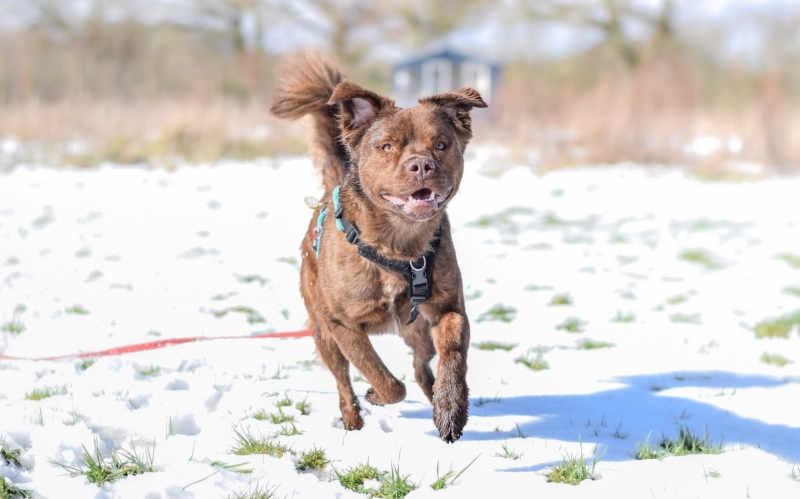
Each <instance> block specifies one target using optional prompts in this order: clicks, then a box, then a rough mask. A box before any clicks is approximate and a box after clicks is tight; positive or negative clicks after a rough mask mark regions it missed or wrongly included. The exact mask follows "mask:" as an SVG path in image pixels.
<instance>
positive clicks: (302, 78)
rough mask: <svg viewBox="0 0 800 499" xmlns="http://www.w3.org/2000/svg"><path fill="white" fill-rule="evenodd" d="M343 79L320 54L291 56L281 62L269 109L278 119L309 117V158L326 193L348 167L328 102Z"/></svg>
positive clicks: (340, 181) (334, 118) (331, 63)
mask: <svg viewBox="0 0 800 499" xmlns="http://www.w3.org/2000/svg"><path fill="white" fill-rule="evenodd" d="M344 78H345V76H344V71H343V70H342V69H341V68H340V67H339V66H338V65H337V64H336V63H335V62H333V61H332V60H330V59H328V58H327V57H325V56H323V55H321V54H319V53H316V52H310V51H306V52H303V53H300V54H296V55H293V56H291V57H289V58H288V59H287V60H286V61H285V62H284V64H283V67H282V69H281V74H280V83H279V85H278V88H277V89H276V92H275V97H274V98H273V100H272V108H271V109H270V112H272V114H274V115H275V116H277V117H279V118H285V119H290V120H296V119H299V118H302V117H303V116H306V115H308V116H310V117H311V123H310V125H311V130H310V135H311V136H310V140H309V142H310V152H311V158H312V160H313V162H314V166H315V167H316V168H317V170H318V171H319V172H320V173H321V174H322V183H323V184H324V186H325V191H326V192H328V193H329V192H331V191H332V190H333V188H334V187H336V186H337V185H339V184H341V183H342V179H343V178H344V173H345V170H346V168H347V152H346V151H345V149H344V147H343V146H342V144H341V142H339V135H340V131H339V127H338V126H337V124H336V116H335V114H334V111H335V107H334V106H329V105H328V104H327V102H328V99H330V97H331V94H332V93H333V89H334V88H336V85H338V84H339V83H340V82H341V81H342V80H344Z"/></svg>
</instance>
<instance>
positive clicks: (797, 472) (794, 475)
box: [789, 463, 800, 483]
mask: <svg viewBox="0 0 800 499" xmlns="http://www.w3.org/2000/svg"><path fill="white" fill-rule="evenodd" d="M789 478H791V479H792V480H794V481H795V482H798V483H800V466H798V464H797V463H792V469H791V471H790V472H789Z"/></svg>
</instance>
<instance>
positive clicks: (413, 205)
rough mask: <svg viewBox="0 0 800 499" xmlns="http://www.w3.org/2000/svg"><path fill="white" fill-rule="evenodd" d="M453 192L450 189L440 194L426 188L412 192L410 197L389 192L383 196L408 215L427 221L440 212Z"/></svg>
mask: <svg viewBox="0 0 800 499" xmlns="http://www.w3.org/2000/svg"><path fill="white" fill-rule="evenodd" d="M451 190H452V188H448V189H447V191H446V192H444V193H442V194H438V193H436V192H435V191H433V190H431V189H428V188H427V187H425V188H422V189H418V190H416V191H414V192H412V193H411V194H410V195H408V197H402V198H401V197H398V196H395V195H392V194H389V193H388V192H384V193H382V194H381V195H382V196H383V198H384V199H385V200H387V201H389V202H390V203H392V204H393V205H394V206H395V207H396V208H398V209H399V210H400V211H402V212H403V213H405V214H406V215H409V216H412V217H414V218H418V219H426V218H430V217H432V216H433V215H434V214H435V213H436V212H437V211H439V205H440V204H441V203H442V202H443V201H444V200H445V199H447V196H449V195H450V191H451Z"/></svg>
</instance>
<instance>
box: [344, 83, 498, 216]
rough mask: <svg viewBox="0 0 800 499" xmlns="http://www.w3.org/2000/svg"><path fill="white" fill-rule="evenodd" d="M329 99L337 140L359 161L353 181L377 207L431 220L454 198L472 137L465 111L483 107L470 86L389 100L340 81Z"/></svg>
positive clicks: (468, 117) (469, 121)
mask: <svg viewBox="0 0 800 499" xmlns="http://www.w3.org/2000/svg"><path fill="white" fill-rule="evenodd" d="M330 103H337V104H338V105H339V116H340V127H341V131H342V141H343V142H344V145H345V147H347V149H348V151H349V153H350V155H351V156H352V157H354V158H355V159H356V160H357V162H358V172H357V173H358V180H359V184H360V186H361V189H362V191H363V195H364V196H366V197H367V198H368V199H369V200H370V201H371V202H372V204H373V205H375V206H376V207H377V208H378V209H382V210H385V211H387V212H390V213H395V214H399V215H401V216H403V217H405V218H407V219H411V220H416V221H425V220H429V219H431V218H433V217H434V216H435V215H436V214H437V213H438V212H439V211H440V210H441V209H442V208H443V207H444V206H445V205H446V204H447V203H448V201H449V200H450V199H451V198H452V197H453V195H454V194H455V193H456V191H457V190H458V187H459V185H460V183H461V177H462V175H463V170H464V158H463V156H462V154H463V152H464V149H465V148H466V145H467V143H468V142H469V139H470V138H471V137H472V127H471V125H472V121H471V119H470V116H469V111H470V110H471V109H472V108H473V107H486V104H485V103H484V102H483V99H481V96H480V95H479V94H478V92H476V91H475V90H473V89H470V88H465V89H461V90H459V91H457V92H452V93H446V94H439V95H435V96H433V97H428V98H425V99H421V100H420V101H419V105H418V106H416V107H413V108H410V109H400V108H397V107H395V106H394V102H393V101H391V100H389V99H386V98H384V97H381V96H379V95H377V94H375V93H373V92H370V91H368V90H365V89H363V88H361V87H359V86H358V85H356V84H354V83H352V82H350V81H345V82H342V83H341V84H339V86H338V87H337V88H336V90H335V91H334V93H333V95H332V96H331V100H330Z"/></svg>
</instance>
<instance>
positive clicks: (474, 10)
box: [0, 0, 800, 177]
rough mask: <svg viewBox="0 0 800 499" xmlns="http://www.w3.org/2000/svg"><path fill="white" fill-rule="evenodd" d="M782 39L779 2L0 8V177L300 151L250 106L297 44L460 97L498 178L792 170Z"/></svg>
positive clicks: (799, 35)
mask: <svg viewBox="0 0 800 499" xmlns="http://www.w3.org/2000/svg"><path fill="white" fill-rule="evenodd" d="M798 28H800V2H797V1H796V0H763V1H759V0H497V1H489V0H382V1H374V2H372V1H359V0H138V1H134V0H0V167H4V166H5V167H7V166H8V165H11V164H14V163H18V162H20V161H47V162H61V163H67V164H75V165H80V166H91V165H95V164H97V163H98V162H101V161H114V162H121V163H141V162H145V163H148V164H153V165H161V164H163V165H167V166H170V165H176V164H178V163H180V162H184V161H214V160H217V159H220V158H236V159H250V158H254V157H262V156H271V155H275V154H282V153H288V154H293V153H301V152H303V150H304V148H305V145H304V144H305V141H304V133H303V126H302V124H295V123H291V124H287V123H283V122H277V121H276V120H274V119H272V118H271V117H270V116H269V114H268V108H269V104H270V100H271V94H272V92H273V87H274V85H275V81H276V68H277V65H278V63H279V61H280V60H281V58H282V57H283V56H285V55H286V54H287V53H291V52H294V51H298V50H302V49H304V48H313V49H317V50H321V51H324V52H327V53H330V54H332V55H333V56H335V57H336V58H337V59H338V60H339V61H341V63H342V64H343V65H344V67H345V68H346V69H347V71H348V74H349V75H350V77H351V78H352V79H354V80H356V81H357V82H359V83H360V84H362V85H364V86H367V87H369V88H372V89H375V90H377V91H379V92H381V93H385V94H389V95H392V96H393V97H395V98H396V99H398V102H399V103H404V104H408V103H409V102H411V103H412V104H413V101H414V99H415V98H416V97H417V96H418V95H419V94H420V93H430V92H438V91H445V90H449V89H454V88H457V87H459V86H461V85H463V84H469V85H470V86H475V87H476V88H478V89H479V90H481V92H482V93H483V94H484V95H486V96H487V100H490V108H489V109H488V110H486V111H479V112H477V114H479V116H477V123H476V137H477V138H476V142H478V143H480V144H483V145H484V146H487V149H488V150H491V151H493V152H492V154H494V155H496V157H497V161H498V163H499V164H502V163H503V162H508V163H514V162H525V163H527V164H530V165H532V166H533V167H535V168H537V169H551V168H559V167H563V166H569V165H577V164H591V163H609V162H622V161H636V162H644V163H666V164H674V165H683V166H689V167H691V168H692V169H693V170H694V171H696V172H699V173H701V174H703V175H708V176H710V177H731V176H751V175H762V174H764V173H770V172H778V173H791V172H793V171H795V170H797V168H798V165H800V140H799V139H800V137H798V135H800V126H798V120H799V119H800V113H798V112H797V111H798V104H799V103H800V102H799V101H800V95H798V94H799V93H800V87H798V82H799V81H800V29H798Z"/></svg>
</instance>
